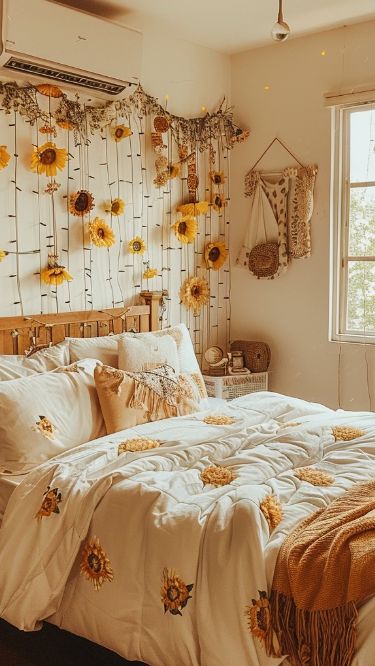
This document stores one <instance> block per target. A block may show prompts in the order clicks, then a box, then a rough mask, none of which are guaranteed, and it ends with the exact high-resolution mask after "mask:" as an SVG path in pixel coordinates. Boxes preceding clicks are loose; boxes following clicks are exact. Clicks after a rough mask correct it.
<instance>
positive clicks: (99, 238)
mask: <svg viewBox="0 0 375 666" xmlns="http://www.w3.org/2000/svg"><path fill="white" fill-rule="evenodd" d="M89 234H90V240H91V242H92V243H93V244H94V245H96V247H111V246H112V245H114V244H115V242H116V238H115V234H114V233H113V231H112V229H111V227H110V226H109V225H108V224H107V223H106V222H104V220H102V219H101V218H100V217H95V218H94V219H93V221H92V222H90V224H89Z"/></svg>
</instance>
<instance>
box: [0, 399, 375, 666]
mask: <svg viewBox="0 0 375 666" xmlns="http://www.w3.org/2000/svg"><path fill="white" fill-rule="evenodd" d="M374 477H375V414H373V413H365V412H363V413H354V412H343V411H338V412H335V411H332V410H330V409H328V408H326V407H323V406H321V405H317V404H312V403H307V402H304V401H301V400H298V399H295V398H290V397H286V396H281V395H278V394H274V393H257V394H253V395H250V396H244V397H243V398H239V399H237V400H234V401H232V402H231V403H224V404H223V406H221V407H220V408H216V411H206V412H199V413H197V414H193V415H190V416H185V417H178V418H171V419H165V420H163V421H159V422H154V423H148V424H146V425H142V426H137V427H136V428H134V429H128V430H126V431H122V432H119V433H116V434H115V435H110V436H106V437H102V438H100V439H98V440H96V441H94V442H90V443H89V444H84V445H81V446H79V447H77V448H76V449H73V450H70V451H69V452H67V453H64V454H62V455H60V456H58V457H56V458H53V459H51V460H50V461H48V462H46V463H44V464H43V465H41V466H40V467H38V468H37V469H35V470H33V471H32V472H30V473H29V474H28V475H27V476H26V477H25V480H24V481H23V482H22V483H21V484H20V485H19V486H18V487H17V488H16V490H15V491H14V492H13V494H12V496H11V498H10V500H9V503H8V506H7V509H6V512H5V516H4V520H3V524H2V526H1V529H0V616H1V617H3V618H4V619H5V620H7V621H9V622H10V623H12V624H14V625H15V626H17V627H19V628H20V629H24V630H27V631H31V630H34V629H37V628H38V627H39V626H40V623H41V621H42V620H44V619H48V621H49V622H52V623H54V624H57V625H59V626H61V627H63V628H64V629H67V630H68V631H71V632H73V633H76V634H79V635H82V636H85V637H87V638H89V639H90V640H93V641H95V642H97V643H100V644H101V645H104V646H106V647H108V648H110V649H112V650H114V651H115V652H117V653H119V654H121V655H123V656H124V657H126V658H127V659H129V660H140V661H143V662H145V663H146V664H149V665H150V666H232V665H233V666H269V665H273V666H276V665H277V664H280V663H282V662H284V661H285V659H284V657H281V658H270V657H268V656H267V655H266V652H265V649H264V636H265V625H266V623H267V614H268V607H267V604H268V601H267V594H268V591H269V590H270V587H271V583H272V577H273V572H274V568H275V562H276V558H277V555H278V551H279V549H280V545H281V544H282V543H283V541H284V539H285V537H286V535H288V534H289V533H290V531H291V530H292V529H293V528H294V527H295V526H296V525H297V524H298V523H299V522H300V521H301V520H303V519H304V518H306V517H307V516H309V515H310V514H311V513H313V512H314V511H316V510H317V509H319V508H322V507H325V506H328V505H329V504H330V503H331V502H332V501H333V500H334V499H335V498H337V497H339V496H340V495H342V494H343V493H344V492H345V491H346V490H347V489H349V488H350V487H352V486H353V485H354V484H356V483H359V482H362V481H369V480H370V479H373V478H374ZM316 575H317V576H320V575H321V572H319V571H317V572H316ZM374 608H375V603H374V601H373V599H370V600H369V601H368V602H367V603H366V604H365V605H364V606H363V607H362V608H361V609H360V613H359V622H358V632H357V651H356V657H355V661H354V662H353V663H354V664H355V665H356V666H370V664H372V663H373V654H375V627H374V626H373V621H372V619H371V617H372V616H373V613H374ZM286 663H287V662H286ZM337 666H339V664H337Z"/></svg>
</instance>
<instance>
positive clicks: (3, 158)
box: [0, 146, 10, 169]
mask: <svg viewBox="0 0 375 666" xmlns="http://www.w3.org/2000/svg"><path fill="white" fill-rule="evenodd" d="M9 160H10V155H9V153H8V151H7V147H6V146H0V169H5V167H6V166H8V162H9Z"/></svg>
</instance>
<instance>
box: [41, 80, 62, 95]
mask: <svg viewBox="0 0 375 666" xmlns="http://www.w3.org/2000/svg"><path fill="white" fill-rule="evenodd" d="M36 89H37V91H38V92H39V93H40V94H41V95H46V96H47V97H62V96H63V91H62V90H61V89H60V88H58V86H53V85H51V84H50V83H40V84H39V85H38V86H36Z"/></svg>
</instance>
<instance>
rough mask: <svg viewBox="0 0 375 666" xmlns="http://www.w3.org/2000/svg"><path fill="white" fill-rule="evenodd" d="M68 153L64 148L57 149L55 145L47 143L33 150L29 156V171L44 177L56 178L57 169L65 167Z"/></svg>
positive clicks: (50, 142)
mask: <svg viewBox="0 0 375 666" xmlns="http://www.w3.org/2000/svg"><path fill="white" fill-rule="evenodd" d="M67 159H68V153H67V151H66V150H65V148H57V146H56V144H55V143H52V141H47V143H44V144H43V145H42V146H40V147H39V148H35V149H34V152H33V154H32V156H31V169H32V171H36V172H37V173H39V174H42V173H45V174H46V176H56V173H57V169H60V170H62V169H63V168H64V167H65V164H66V160H67Z"/></svg>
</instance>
